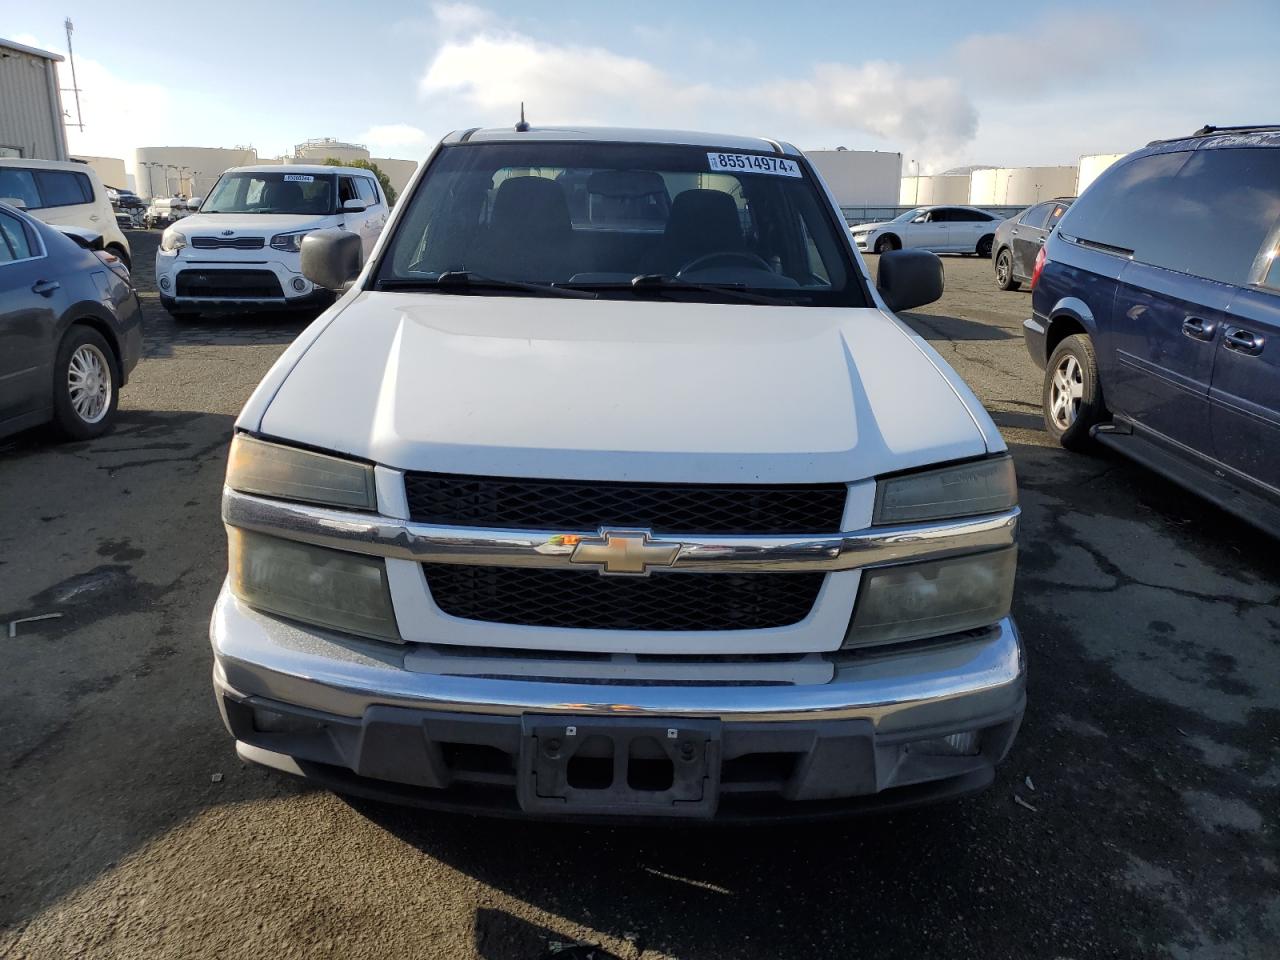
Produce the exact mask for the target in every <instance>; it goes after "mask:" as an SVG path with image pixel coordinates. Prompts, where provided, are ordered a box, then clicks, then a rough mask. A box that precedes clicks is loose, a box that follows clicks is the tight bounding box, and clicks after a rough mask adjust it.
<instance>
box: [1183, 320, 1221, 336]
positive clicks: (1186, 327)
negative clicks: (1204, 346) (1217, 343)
mask: <svg viewBox="0 0 1280 960" xmlns="http://www.w3.org/2000/svg"><path fill="white" fill-rule="evenodd" d="M1217 330H1218V325H1217V324H1216V323H1214V322H1213V321H1212V320H1201V319H1200V318H1199V317H1187V318H1186V319H1185V320H1183V321H1182V333H1183V335H1184V336H1188V337H1190V338H1191V339H1192V340H1203V341H1206V342H1207V341H1209V340H1212V339H1213V335H1214V333H1216V332H1217Z"/></svg>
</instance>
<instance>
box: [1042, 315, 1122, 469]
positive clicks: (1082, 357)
mask: <svg viewBox="0 0 1280 960" xmlns="http://www.w3.org/2000/svg"><path fill="white" fill-rule="evenodd" d="M1040 402H1041V406H1042V407H1043V408H1044V423H1045V428H1046V429H1047V430H1048V431H1049V435H1050V436H1051V437H1053V438H1054V439H1056V440H1057V441H1058V442H1059V443H1060V444H1062V445H1063V446H1064V447H1066V448H1067V449H1068V450H1076V451H1086V450H1088V449H1090V447H1091V446H1092V445H1093V438H1092V437H1090V436H1089V431H1090V430H1091V429H1092V428H1093V427H1094V426H1095V425H1096V424H1098V423H1101V422H1102V421H1103V420H1105V419H1106V418H1107V407H1106V404H1105V403H1104V402H1103V399H1102V380H1101V379H1100V378H1099V377H1098V358H1097V355H1096V354H1095V353H1094V350H1093V341H1092V340H1090V339H1089V338H1088V337H1087V336H1085V335H1084V334H1082V333H1076V334H1072V335H1071V336H1069V337H1067V338H1066V339H1064V340H1063V341H1062V342H1061V343H1059V344H1058V346H1057V347H1055V348H1054V351H1053V354H1052V355H1051V356H1050V357H1049V362H1048V363H1047V364H1046V365H1045V369H1044V391H1043V393H1042V394H1041V400H1040Z"/></svg>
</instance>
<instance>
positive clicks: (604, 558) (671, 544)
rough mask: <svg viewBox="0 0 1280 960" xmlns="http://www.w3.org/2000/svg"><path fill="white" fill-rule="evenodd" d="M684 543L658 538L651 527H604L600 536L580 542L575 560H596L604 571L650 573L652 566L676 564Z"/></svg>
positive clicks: (571, 559)
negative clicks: (650, 529)
mask: <svg viewBox="0 0 1280 960" xmlns="http://www.w3.org/2000/svg"><path fill="white" fill-rule="evenodd" d="M681 546H682V544H679V543H677V542H675V541H674V540H654V539H653V537H651V536H650V535H649V531H648V530H601V531H600V536H598V537H588V538H584V539H582V540H579V541H578V545H577V546H576V547H575V548H574V550H573V555H572V556H571V557H570V558H569V561H570V562H571V563H593V564H597V565H599V567H600V573H621V574H629V575H631V576H641V577H644V576H648V575H649V568H650V567H669V566H671V564H673V563H675V560H676V557H677V556H678V555H679V553H680V547H681Z"/></svg>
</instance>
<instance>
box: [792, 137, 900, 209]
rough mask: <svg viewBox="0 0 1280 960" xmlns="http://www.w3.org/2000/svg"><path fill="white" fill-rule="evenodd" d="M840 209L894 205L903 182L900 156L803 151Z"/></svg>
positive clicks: (854, 152) (863, 152) (879, 152)
mask: <svg viewBox="0 0 1280 960" xmlns="http://www.w3.org/2000/svg"><path fill="white" fill-rule="evenodd" d="M804 155H805V156H806V157H808V158H809V162H810V163H812V164H813V165H814V167H815V168H817V171H818V173H820V174H821V175H822V179H823V180H825V181H827V185H828V186H829V187H831V192H832V193H834V194H835V196H836V203H838V204H839V205H840V206H842V207H868V206H890V207H891V206H894V205H895V204H897V202H898V194H899V192H900V191H901V181H902V154H900V153H884V152H882V151H880V150H845V149H843V148H841V149H837V150H806V151H804Z"/></svg>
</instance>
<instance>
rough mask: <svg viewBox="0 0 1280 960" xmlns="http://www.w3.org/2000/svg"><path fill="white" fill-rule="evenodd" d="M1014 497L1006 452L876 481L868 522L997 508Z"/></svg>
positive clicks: (1015, 485) (997, 510)
mask: <svg viewBox="0 0 1280 960" xmlns="http://www.w3.org/2000/svg"><path fill="white" fill-rule="evenodd" d="M1017 502H1018V481H1017V478H1016V477H1015V476H1014V472H1013V458H1012V457H1009V456H1007V455H1006V456H1002V457H992V458H990V459H987V460H975V461H973V462H972V463H962V464H959V465H958V466H954V467H943V468H942V469H940V470H926V471H923V472H921V473H908V474H904V475H903V476H901V477H889V478H887V479H885V480H881V481H880V482H879V484H877V485H876V508H875V513H874V514H873V516H872V521H871V522H872V523H910V522H912V521H917V520H942V519H945V518H947V517H970V516H977V515H979V514H983V513H1000V512H1002V511H1004V510H1009V509H1012V508H1013V507H1014V506H1015V505H1016V504H1017Z"/></svg>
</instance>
